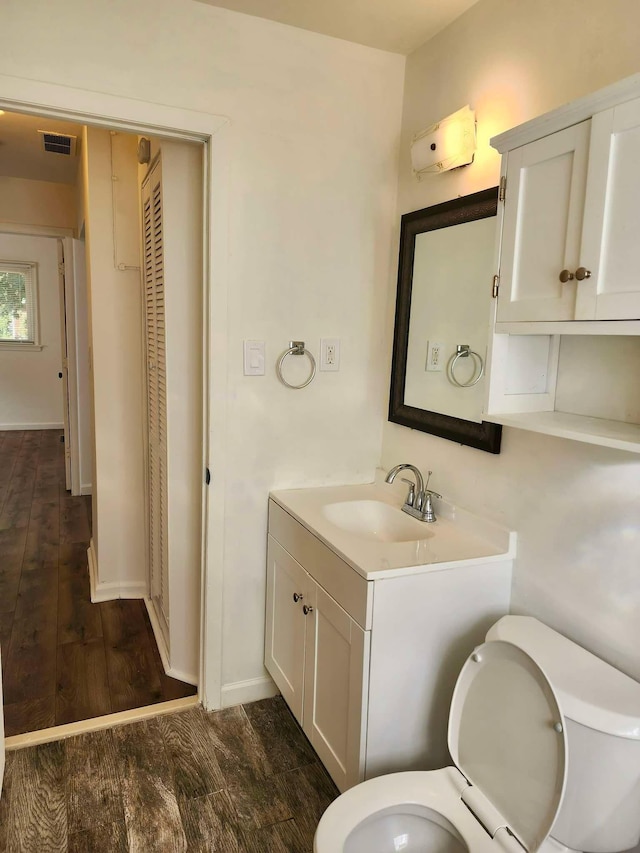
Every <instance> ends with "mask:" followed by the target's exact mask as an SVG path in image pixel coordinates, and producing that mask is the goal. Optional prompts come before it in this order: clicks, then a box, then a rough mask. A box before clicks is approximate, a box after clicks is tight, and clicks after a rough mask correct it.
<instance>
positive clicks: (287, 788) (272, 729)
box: [0, 697, 338, 853]
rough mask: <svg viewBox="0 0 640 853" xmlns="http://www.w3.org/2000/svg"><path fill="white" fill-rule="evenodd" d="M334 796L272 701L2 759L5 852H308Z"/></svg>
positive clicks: (161, 720) (281, 707)
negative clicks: (5, 766)
mask: <svg viewBox="0 0 640 853" xmlns="http://www.w3.org/2000/svg"><path fill="white" fill-rule="evenodd" d="M337 796H338V791H337V789H336V787H335V785H334V784H333V782H332V781H331V779H330V778H329V776H328V775H327V773H326V771H325V770H324V768H323V767H322V766H321V765H320V764H319V762H318V759H317V756H316V755H315V753H314V752H313V750H312V748H311V746H310V745H309V743H308V741H307V739H306V738H305V736H304V735H303V734H302V731H301V730H300V728H299V727H298V725H297V723H296V722H295V721H294V719H293V717H292V716H291V714H290V713H289V711H288V709H287V707H286V705H285V704H284V702H283V700H282V698H281V697H276V698H275V699H265V700H263V701H261V702H254V703H252V704H249V705H245V706H242V705H239V706H237V707H235V708H228V709H226V710H224V711H216V712H214V713H211V714H207V713H205V712H204V711H203V710H202V709H201V708H194V709H192V710H189V711H185V712H183V713H180V714H173V715H169V716H164V717H158V718H155V719H151V720H146V721H144V722H141V723H134V724H132V725H128V726H120V727H118V728H113V729H107V730H104V731H100V732H95V733H92V734H86V735H80V736H79V737H74V738H70V739H69V740H66V741H57V742H55V743H49V744H45V745H42V746H36V747H31V748H28V749H23V750H19V751H17V752H12V753H9V754H8V756H7V772H6V777H5V788H4V792H3V796H2V799H1V800H0V850H6V851H8V853H45V852H46V851H51V853H54V851H55V853H62V851H69V853H103V851H104V853H124V851H135V853H143V851H144V853H156V851H157V853H181V851H190V853H212V851H219V853H312V850H313V835H314V833H315V829H316V826H317V824H318V820H319V819H320V816H321V815H322V813H323V812H324V810H325V809H326V807H327V806H328V805H329V803H330V802H332V800H334V799H335V797H337Z"/></svg>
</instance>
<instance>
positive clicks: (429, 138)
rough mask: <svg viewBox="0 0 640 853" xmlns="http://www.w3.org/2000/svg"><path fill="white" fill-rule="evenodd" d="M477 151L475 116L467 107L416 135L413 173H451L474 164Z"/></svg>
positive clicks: (420, 177) (420, 174)
mask: <svg viewBox="0 0 640 853" xmlns="http://www.w3.org/2000/svg"><path fill="white" fill-rule="evenodd" d="M475 150H476V114H475V111H474V110H472V109H471V107H469V106H466V107H463V108H462V109H461V110H458V111H457V112H455V113H452V114H451V115H450V116H447V117H446V118H443V119H441V120H440V121H439V122H436V124H433V125H431V127H427V128H426V129H425V130H423V131H421V132H420V133H418V134H417V135H416V136H414V138H413V141H412V143H411V164H412V166H413V173H414V175H415V176H416V177H417V178H418V180H422V178H423V177H424V176H425V175H430V174H434V173H438V172H448V171H449V169H456V168H458V166H467V165H468V164H469V163H472V162H473V155H474V152H475Z"/></svg>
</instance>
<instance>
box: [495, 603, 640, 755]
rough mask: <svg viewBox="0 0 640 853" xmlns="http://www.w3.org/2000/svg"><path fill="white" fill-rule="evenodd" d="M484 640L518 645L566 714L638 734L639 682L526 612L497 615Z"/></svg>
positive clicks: (609, 730) (600, 727)
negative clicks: (531, 659)
mask: <svg viewBox="0 0 640 853" xmlns="http://www.w3.org/2000/svg"><path fill="white" fill-rule="evenodd" d="M487 640H505V641H507V642H509V643H513V644H514V645H515V646H519V647H520V648H521V649H522V650H523V651H525V652H526V653H527V654H528V655H530V656H531V657H532V658H533V659H534V660H535V661H536V663H537V664H538V665H539V666H540V667H541V668H542V669H543V670H544V672H545V673H546V675H547V677H548V679H549V681H550V682H551V684H552V685H553V689H554V691H555V693H556V696H557V697H558V701H559V704H560V708H561V711H562V713H563V715H564V716H565V717H567V718H568V719H569V720H573V721H574V722H576V723H580V724H581V725H583V726H587V727H588V728H590V729H595V730H596V731H599V732H603V733H605V734H609V735H615V736H616V737H624V738H631V739H634V740H640V683H638V682H637V681H634V680H633V678H630V677H629V676H628V675H625V674H624V673H623V672H620V670H618V669H615V667H613V666H610V664H608V663H605V661H603V660H601V659H600V658H598V657H596V656H595V655H593V654H591V652H588V651H587V650H586V649H583V648H582V647H581V646H579V645H577V644H576V643H574V642H572V641H571V640H569V639H567V638H566V637H563V636H562V634H558V632H557V631H554V630H553V629H552V628H549V627H548V625H545V624H544V623H542V622H539V621H538V620H537V619H534V618H533V617H532V616H503V617H502V619H500V620H499V621H498V622H496V624H495V625H494V626H493V627H492V628H490V629H489V631H488V633H487Z"/></svg>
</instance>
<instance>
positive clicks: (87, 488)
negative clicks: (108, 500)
mask: <svg viewBox="0 0 640 853" xmlns="http://www.w3.org/2000/svg"><path fill="white" fill-rule="evenodd" d="M80 494H81V495H92V494H93V486H92V485H91V483H86V484H85V485H83V484H82V483H81V484H80Z"/></svg>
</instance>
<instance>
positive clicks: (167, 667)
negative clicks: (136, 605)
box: [144, 595, 198, 687]
mask: <svg viewBox="0 0 640 853" xmlns="http://www.w3.org/2000/svg"><path fill="white" fill-rule="evenodd" d="M144 603H145V604H146V606H147V613H148V614H149V621H150V622H151V627H152V628H153V636H154V637H155V638H156V645H157V646H158V651H159V652H160V659H161V660H162V666H163V667H164V671H165V673H166V674H167V675H168V676H169V677H170V678H177V679H178V680H179V681H185V682H186V683H187V684H193V685H194V686H195V687H197V686H198V676H197V675H194V674H193V673H192V672H184V671H183V670H181V669H176V668H175V667H174V666H171V659H170V656H169V648H168V646H167V642H166V640H165V638H164V633H163V631H162V628H161V627H160V622H159V621H158V616H157V614H156V609H155V607H154V606H153V601H151V599H150V598H149V596H148V595H145V598H144Z"/></svg>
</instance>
